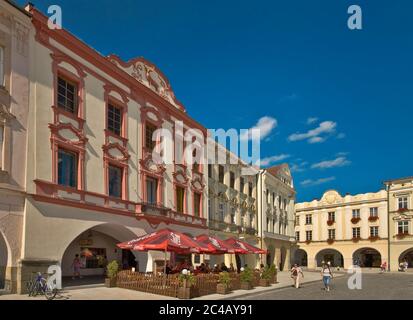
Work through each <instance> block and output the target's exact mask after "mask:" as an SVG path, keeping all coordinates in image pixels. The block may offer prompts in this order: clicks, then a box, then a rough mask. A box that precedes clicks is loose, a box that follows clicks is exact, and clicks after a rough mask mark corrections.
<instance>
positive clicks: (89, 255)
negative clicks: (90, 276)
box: [80, 248, 106, 269]
mask: <svg viewBox="0 0 413 320" xmlns="http://www.w3.org/2000/svg"><path fill="white" fill-rule="evenodd" d="M80 251H81V254H80V258H81V260H82V262H83V266H84V267H83V268H84V269H98V268H106V266H105V261H106V259H105V257H106V249H104V248H80Z"/></svg>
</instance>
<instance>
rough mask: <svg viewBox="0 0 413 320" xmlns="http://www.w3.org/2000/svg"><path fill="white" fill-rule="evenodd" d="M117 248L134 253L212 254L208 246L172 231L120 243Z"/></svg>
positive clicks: (165, 230) (164, 230)
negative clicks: (150, 251) (153, 251)
mask: <svg viewBox="0 0 413 320" xmlns="http://www.w3.org/2000/svg"><path fill="white" fill-rule="evenodd" d="M117 246H118V247H119V248H121V249H129V250H134V251H148V250H157V251H165V252H166V251H168V252H176V253H179V254H188V253H210V252H211V250H210V249H209V248H208V247H207V246H205V245H202V244H200V243H198V242H196V241H195V240H194V239H192V238H191V237H189V236H187V235H185V234H183V233H181V232H178V231H173V230H170V229H162V230H159V231H155V232H152V233H150V234H147V235H144V236H142V237H139V238H137V239H134V240H131V241H128V242H123V243H119V244H118V245H117Z"/></svg>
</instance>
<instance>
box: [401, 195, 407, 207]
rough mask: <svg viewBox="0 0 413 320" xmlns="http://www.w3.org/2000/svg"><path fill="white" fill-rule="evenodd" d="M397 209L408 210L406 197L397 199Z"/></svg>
mask: <svg viewBox="0 0 413 320" xmlns="http://www.w3.org/2000/svg"><path fill="white" fill-rule="evenodd" d="M399 209H408V206H407V197H400V198H399Z"/></svg>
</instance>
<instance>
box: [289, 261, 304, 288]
mask: <svg viewBox="0 0 413 320" xmlns="http://www.w3.org/2000/svg"><path fill="white" fill-rule="evenodd" d="M290 272H291V278H292V279H293V287H296V288H297V289H298V288H300V280H301V279H300V277H303V278H304V273H303V270H302V269H301V268H300V267H299V266H298V264H294V266H293V267H292V268H291V271H290Z"/></svg>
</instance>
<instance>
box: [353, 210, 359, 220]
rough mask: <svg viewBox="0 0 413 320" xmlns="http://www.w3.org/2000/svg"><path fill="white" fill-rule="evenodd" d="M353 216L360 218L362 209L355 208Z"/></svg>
mask: <svg viewBox="0 0 413 320" xmlns="http://www.w3.org/2000/svg"><path fill="white" fill-rule="evenodd" d="M353 218H355V219H360V209H353Z"/></svg>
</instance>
